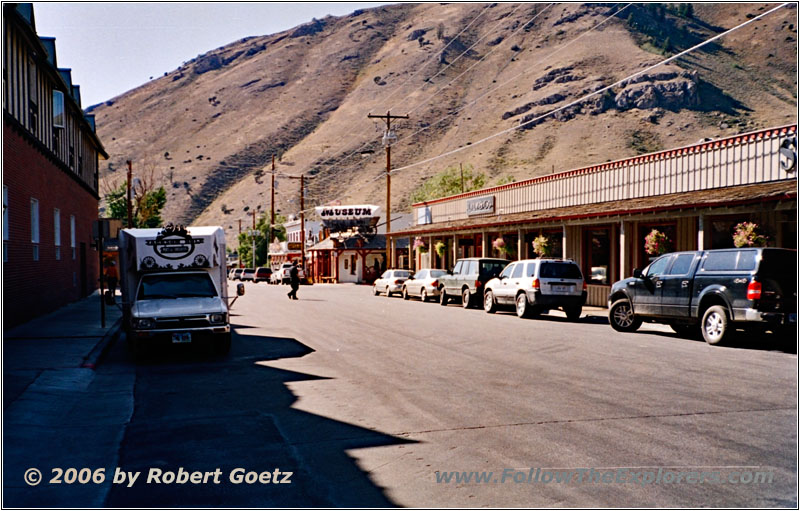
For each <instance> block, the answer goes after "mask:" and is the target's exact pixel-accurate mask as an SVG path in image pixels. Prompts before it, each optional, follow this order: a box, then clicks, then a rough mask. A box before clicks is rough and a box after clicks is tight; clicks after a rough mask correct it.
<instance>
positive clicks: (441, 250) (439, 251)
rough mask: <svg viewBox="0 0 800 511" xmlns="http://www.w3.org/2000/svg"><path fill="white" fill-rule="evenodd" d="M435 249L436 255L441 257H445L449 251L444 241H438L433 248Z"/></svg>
mask: <svg viewBox="0 0 800 511" xmlns="http://www.w3.org/2000/svg"><path fill="white" fill-rule="evenodd" d="M433 249H434V250H436V253H437V254H439V257H444V252H445V250H447V245H445V244H444V242H442V241H437V242H436V244H435V245H434V246H433Z"/></svg>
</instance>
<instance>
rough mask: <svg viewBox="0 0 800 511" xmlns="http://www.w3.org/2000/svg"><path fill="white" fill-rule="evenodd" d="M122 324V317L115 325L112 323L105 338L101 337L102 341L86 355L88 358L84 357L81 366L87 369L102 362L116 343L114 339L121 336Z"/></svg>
mask: <svg viewBox="0 0 800 511" xmlns="http://www.w3.org/2000/svg"><path fill="white" fill-rule="evenodd" d="M121 326H122V318H119V319H117V320H116V321H115V322H114V324H113V325H111V328H109V329H108V331H107V332H106V333H105V335H104V336H103V338H102V339H100V342H98V343H97V344H96V345H95V347H94V348H92V351H90V352H89V354H88V355H86V358H84V359H83V363H82V364H81V367H83V368H87V369H95V368H96V367H97V364H99V363H100V359H102V358H103V357H104V356H105V355H106V353H108V350H109V349H110V348H111V346H112V345H113V344H114V341H116V340H117V339H118V338H119V336H120V333H121V332H122V328H121Z"/></svg>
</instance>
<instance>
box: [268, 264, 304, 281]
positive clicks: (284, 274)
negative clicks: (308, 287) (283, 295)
mask: <svg viewBox="0 0 800 511" xmlns="http://www.w3.org/2000/svg"><path fill="white" fill-rule="evenodd" d="M291 271H292V263H283V264H282V265H281V266H280V268H276V269H275V270H274V271H273V272H272V276H271V277H270V283H272V284H288V283H289V282H291V280H292V274H291ZM297 277H298V278H299V279H300V282H303V281H304V280H305V279H306V273H305V272H304V271H303V267H302V266H300V267H298V268H297Z"/></svg>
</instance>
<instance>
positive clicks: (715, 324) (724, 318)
mask: <svg viewBox="0 0 800 511" xmlns="http://www.w3.org/2000/svg"><path fill="white" fill-rule="evenodd" d="M729 323H730V320H729V319H728V311H727V310H726V309H725V307H723V306H721V305H714V306H712V307H709V308H708V310H706V312H705V314H703V323H702V332H703V339H705V340H706V342H707V343H708V344H711V345H712V346H716V345H719V344H722V343H723V341H725V339H726V338H727V337H728V334H729V332H730V330H731V329H730V324H729Z"/></svg>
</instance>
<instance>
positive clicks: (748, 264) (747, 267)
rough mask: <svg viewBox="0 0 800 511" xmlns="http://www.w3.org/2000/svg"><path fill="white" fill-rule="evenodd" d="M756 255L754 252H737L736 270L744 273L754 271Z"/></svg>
mask: <svg viewBox="0 0 800 511" xmlns="http://www.w3.org/2000/svg"><path fill="white" fill-rule="evenodd" d="M757 255H758V252H756V251H755V250H742V251H741V252H739V261H738V262H737V263H736V269H737V270H744V271H752V270H755V269H756V256H757Z"/></svg>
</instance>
